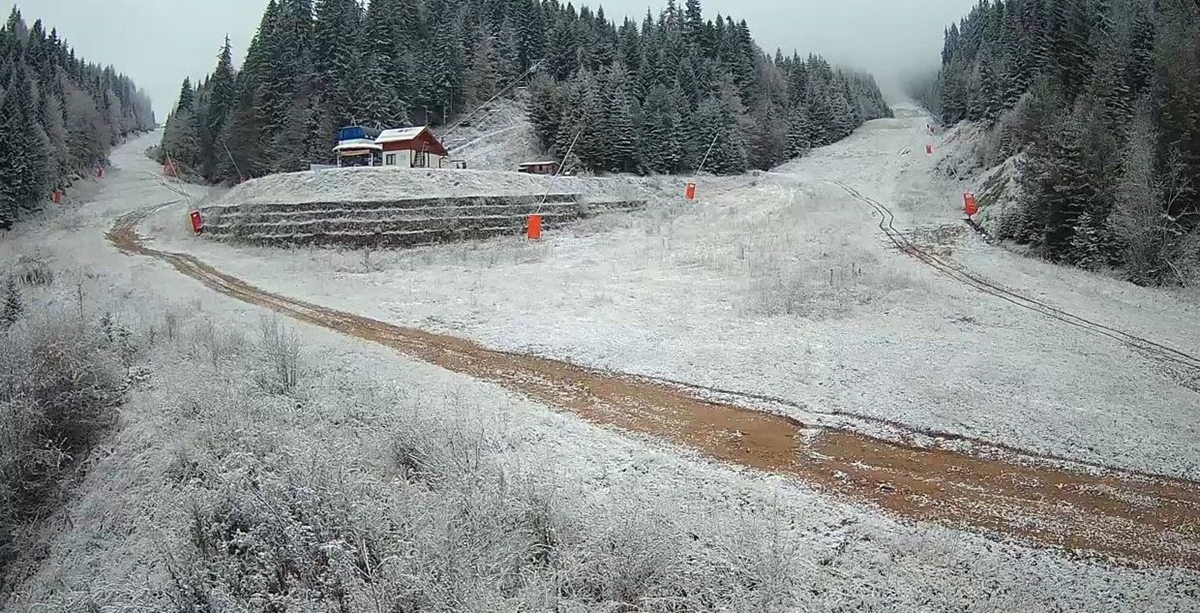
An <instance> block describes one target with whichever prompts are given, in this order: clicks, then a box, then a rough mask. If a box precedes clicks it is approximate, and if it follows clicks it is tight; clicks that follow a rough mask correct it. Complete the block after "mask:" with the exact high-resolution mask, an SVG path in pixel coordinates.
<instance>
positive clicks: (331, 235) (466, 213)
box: [201, 194, 645, 247]
mask: <svg viewBox="0 0 1200 613" xmlns="http://www.w3.org/2000/svg"><path fill="white" fill-rule="evenodd" d="M642 206H645V202H644V201H628V200H622V201H612V202H584V201H583V198H582V197H581V196H580V195H578V194H551V195H549V196H543V195H525V196H469V197H457V198H420V199H407V200H393V201H386V202H324V203H305V204H254V205H244V206H219V207H207V208H204V209H202V210H201V213H202V215H203V216H204V218H205V233H206V234H207V235H209V236H213V237H215V238H218V239H222V240H231V241H236V242H240V243H249V244H258V245H276V246H284V245H329V246H349V247H406V246H416V245H425V244H433V243H442V242H453V241H464V240H476V239H482V238H489V237H492V236H498V235H504V234H521V233H523V232H524V231H525V229H526V220H527V218H528V216H529V215H530V214H534V213H537V214H539V215H541V216H542V227H543V228H544V229H547V230H553V229H555V228H558V227H562V226H563V225H566V224H569V223H571V222H573V221H577V220H579V219H583V218H587V217H592V216H595V215H599V214H603V213H609V212H618V211H626V210H632V209H637V208H641V207H642Z"/></svg>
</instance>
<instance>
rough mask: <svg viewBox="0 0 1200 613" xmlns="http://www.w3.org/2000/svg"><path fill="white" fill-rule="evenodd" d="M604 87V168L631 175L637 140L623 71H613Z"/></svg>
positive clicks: (616, 69) (621, 69)
mask: <svg viewBox="0 0 1200 613" xmlns="http://www.w3.org/2000/svg"><path fill="white" fill-rule="evenodd" d="M605 85H606V87H605V95H604V106H605V113H604V129H605V130H606V131H607V137H606V139H605V140H606V147H605V153H606V159H605V166H606V167H607V170H611V171H613V172H632V171H634V170H637V168H638V160H637V153H638V146H637V145H638V137H637V126H636V125H635V123H634V122H635V119H634V104H635V103H634V100H633V96H632V95H631V93H630V91H629V77H628V75H627V74H626V73H625V69H624V68H621V67H613V68H612V69H611V70H610V71H609V73H608V78H607V79H606V84H605Z"/></svg>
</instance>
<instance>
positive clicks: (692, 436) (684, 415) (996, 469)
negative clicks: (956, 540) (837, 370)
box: [108, 209, 1200, 570]
mask: <svg viewBox="0 0 1200 613" xmlns="http://www.w3.org/2000/svg"><path fill="white" fill-rule="evenodd" d="M152 210H153V209H147V210H143V211H139V212H135V213H132V214H130V215H126V216H125V217H123V218H121V219H120V220H118V222H117V223H116V224H115V226H114V227H113V228H112V230H111V231H110V232H109V234H108V239H109V241H110V242H111V243H112V244H113V245H114V246H116V247H117V248H118V249H119V250H121V251H122V252H124V253H126V254H130V255H143V256H150V257H153V258H157V259H160V260H163V261H165V262H168V263H170V264H171V265H172V266H174V267H175V268H176V269H177V270H178V271H179V272H181V273H183V274H185V275H187V276H189V277H192V278H194V279H196V280H198V281H200V282H201V283H203V284H204V285H205V286H207V287H209V288H211V289H213V290H215V291H217V292H220V293H222V294H225V295H228V296H231V297H233V298H237V299H239V300H242V301H245V302H247V303H251V304H255V305H260V306H263V307H266V308H269V309H272V310H274V311H277V312H279V313H282V314H285V315H287V316H289V317H292V318H294V319H297V320H299V321H303V322H307V323H310V324H314V325H318V326H323V327H325V328H329V329H331V330H336V331H339V332H342V333H344V334H348V335H351V336H355V337H358V338H361V339H365V340H369V341H372V342H376V343H380V344H383V345H385V346H387V347H390V348H393V349H395V350H396V351H398V352H400V353H402V354H404V355H406V356H409V357H412V358H415V359H419V360H423V361H426V362H429V363H432V364H436V365H438V366H441V367H443V368H446V369H448V370H451V371H453V372H457V373H461V374H465V375H468V376H471V377H475V378H478V379H482V380H486V381H490V382H493V383H495V384H497V385H500V386H502V387H504V388H505V389H508V390H510V391H512V392H515V393H518V394H521V395H524V396H527V397H529V398H532V399H534V400H536V401H538V402H541V403H544V404H546V405H548V406H551V407H555V408H558V409H561V410H565V411H570V412H572V413H574V414H577V415H579V416H580V417H582V418H584V419H586V420H588V421H591V422H593V423H597V424H602V425H608V426H614V427H617V428H620V429H622V430H625V431H628V432H633V433H639V434H648V435H652V436H655V437H657V438H660V439H662V440H664V441H666V442H669V443H671V444H674V445H678V446H681V447H685V448H689V449H693V450H695V451H697V452H699V453H701V454H703V455H704V456H706V457H709V458H712V459H714V460H717V461H721V462H727V463H730V464H734V465H739V466H744V467H748V468H752V469H755V470H760V471H765V472H771V473H777V474H783V475H788V476H790V477H793V478H795V479H797V480H799V481H801V482H803V483H805V484H807V485H810V486H812V487H815V488H818V489H822V490H825V491H828V492H830V493H832V494H834V495H838V496H843V497H849V498H851V499H853V500H855V501H858V502H861V503H866V504H870V505H875V506H878V507H880V508H883V509H886V510H887V511H890V512H892V513H895V514H897V515H899V516H902V517H906V518H911V519H914V520H921V521H934V522H939V523H943V524H946V525H950V526H954V527H959V528H964V529H967V530H971V531H975V532H980V533H984V534H987V535H990V536H993V537H998V538H1011V539H1015V540H1017V541H1020V542H1023V543H1025V544H1029V545H1034V546H1046V547H1054V548H1062V549H1064V550H1068V551H1072V552H1077V553H1080V554H1083V555H1088V556H1097V557H1105V558H1110V559H1115V560H1119V561H1122V562H1126V563H1137V564H1142V563H1144V564H1151V565H1164V566H1182V567H1188V568H1192V569H1197V570H1200V484H1197V483H1195V482H1191V481H1184V480H1179V479H1170V478H1165V477H1159V476H1154V475H1143V474H1134V473H1129V472H1124V471H1116V470H1108V469H1102V468H1097V467H1094V466H1093V467H1088V466H1083V465H1080V464H1074V463H1070V462H1067V461H1064V460H1053V459H1047V458H1045V457H1041V456H1034V455H1032V454H1025V453H1023V452H1020V451H1017V450H1013V449H1008V448H1000V447H996V446H990V445H987V444H986V443H983V442H981V441H967V440H964V439H962V438H951V437H939V436H937V435H936V434H934V435H930V434H929V433H919V432H913V434H920V435H922V438H923V439H924V440H931V441H932V444H931V445H930V446H926V447H917V446H912V445H905V444H899V443H896V442H891V441H887V440H883V439H878V438H872V437H868V436H864V435H862V434H859V433H855V432H852V431H845V430H836V429H829V428H819V427H814V426H811V425H806V424H803V423H800V422H799V421H796V420H794V419H790V418H786V417H781V416H778V415H774V414H771V413H767V412H764V411H760V410H755V409H750V408H747V407H741V406H737V405H734V404H729V403H724V402H715V401H712V400H707V399H704V398H701V397H700V396H699V395H698V394H697V393H695V392H694V391H691V390H688V389H686V388H684V387H679V386H673V385H670V384H666V383H663V382H658V381H653V380H649V379H643V378H638V377H632V376H627V375H622V374H620V373H612V372H603V371H599V370H595V369H590V368H585V367H581V366H578V365H575V364H571V363H568V362H562V361H557V360H551V359H546V358H541V357H536V356H531V355H521V354H514V353H505V352H501V351H496V350H492V349H488V348H486V347H483V346H481V345H479V344H477V343H474V342H471V341H468V340H464V339H461V338H456V337H451V336H446V335H441V334H433V333H429V332H425V331H422V330H418V329H413V328H405V327H400V326H394V325H390V324H386V323H383V322H379V321H376V320H372V319H368V318H365V317H361V316H358V315H354V314H351V313H345V312H341V311H336V310H333V309H327V308H323V307H321V306H319V305H315V304H310V303H307V302H303V301H299V300H295V299H292V298H287V297H285V296H280V295H277V294H273V293H270V292H266V291H263V290H260V289H258V288H255V287H253V286H251V285H249V284H247V283H245V282H243V281H241V280H239V279H237V278H234V277H232V276H229V275H227V274H224V273H222V272H220V271H218V270H216V269H214V268H212V267H211V266H208V265H206V264H205V263H203V262H201V261H200V260H198V259H196V258H195V257H193V256H190V255H186V254H181V253H170V252H164V251H159V250H156V249H153V248H151V247H149V246H147V245H146V243H145V242H144V241H143V240H142V238H141V237H140V236H139V235H138V234H137V231H136V226H137V224H138V222H139V221H140V220H141V219H143V218H144V217H145V216H146V215H148V214H149V213H150V212H151V211H152ZM964 442H967V443H972V444H971V445H969V446H970V447H971V448H972V450H971V451H970V452H969V453H967V452H961V451H956V450H955V449H960V448H962V447H963V443H964Z"/></svg>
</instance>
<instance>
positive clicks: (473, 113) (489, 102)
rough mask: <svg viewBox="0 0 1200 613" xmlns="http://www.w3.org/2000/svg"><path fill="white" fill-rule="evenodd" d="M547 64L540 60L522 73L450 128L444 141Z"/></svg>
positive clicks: (444, 136) (443, 138)
mask: <svg viewBox="0 0 1200 613" xmlns="http://www.w3.org/2000/svg"><path fill="white" fill-rule="evenodd" d="M545 62H546V60H544V59H541V60H538V61H537V62H536V63H534V64H533V65H532V66H530V67H529V70H526V71H525V72H523V73H521V76H519V77H517V78H516V79H513V81H512V83H509V84H508V85H506V86H505V87H504V89H502V90H500V91H499V92H497V93H496V95H495V96H492V97H491V98H488V99H487V101H486V102H484V103H482V104H480V105H479V106H477V107H475V110H473V111H471V112H470V113H468V114H467V115H466V117H463V118H462V119H460V120H458V122H457V123H455V124H454V125H452V126H450V129H448V130H446V133H445V134H443V135H442V140H443V141H445V140H446V139H448V138H450V135H451V134H454V131H455V130H457V129H458V128H459V126H461V125H462V124H463V122H465V121H466V120H468V119H470V118H471V117H474V116H475V113H478V112H479V110H480V109H482V108H483V107H485V106H487V105H489V104H491V103H492V102H494V101H495V100H496V99H497V98H499V97H500V96H503V95H504V94H506V93H508V90H510V89H512V88H513V87H516V85H517V84H518V83H520V82H521V81H522V80H523V79H524V78H525V77H527V76H529V75H531V74H533V73H534V72H535V71H536V70H537V69H539V68H541V66H542V64H544V63H545Z"/></svg>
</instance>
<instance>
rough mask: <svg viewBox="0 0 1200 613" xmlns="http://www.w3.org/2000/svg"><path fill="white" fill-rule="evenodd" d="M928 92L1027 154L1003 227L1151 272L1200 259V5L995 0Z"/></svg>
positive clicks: (951, 116)
mask: <svg viewBox="0 0 1200 613" xmlns="http://www.w3.org/2000/svg"><path fill="white" fill-rule="evenodd" d="M918 94H919V97H920V98H921V99H922V100H923V101H924V103H925V105H926V106H927V107H928V108H930V109H931V110H933V111H934V112H935V113H938V114H940V116H941V118H942V119H943V120H944V121H945V122H946V123H948V124H953V123H956V122H958V121H960V120H971V121H978V122H984V123H986V124H988V125H992V126H994V135H995V137H996V138H995V141H994V142H995V146H996V147H997V148H998V149H999V156H998V157H999V158H1001V159H1002V158H1004V157H1007V156H1012V155H1016V154H1018V153H1020V154H1022V155H1021V157H1020V158H1019V164H1018V180H1017V187H1018V188H1019V189H1018V190H1017V191H1018V193H1019V197H1018V207H1017V209H1016V213H1015V214H1013V215H1010V216H1009V217H1008V218H1007V219H1005V220H1004V223H1003V224H1001V227H1000V233H1001V237H1002V238H1006V239H1012V240H1015V241H1018V242H1021V243H1026V244H1029V245H1031V246H1032V247H1034V248H1035V249H1036V250H1037V251H1038V252H1039V253H1041V254H1042V255H1044V256H1045V257H1048V258H1050V259H1053V260H1055V261H1059V262H1064V263H1070V264H1075V265H1078V266H1082V267H1086V268H1093V269H1102V268H1111V267H1115V268H1120V269H1122V270H1124V271H1125V272H1126V274H1127V276H1128V277H1129V278H1130V280H1132V281H1135V282H1138V283H1144V284H1176V285H1178V284H1183V283H1185V279H1186V278H1187V277H1188V276H1189V274H1188V273H1189V271H1191V272H1194V271H1196V270H1200V7H1198V5H1197V4H1196V3H1195V2H1194V1H1192V0H1004V1H999V0H997V1H994V2H987V1H985V2H983V3H981V4H979V5H978V6H977V7H976V8H975V9H974V10H973V11H971V13H970V15H968V16H967V17H966V18H965V19H963V20H962V22H961V23H959V24H955V25H952V26H951V27H950V28H949V29H948V30H947V31H946V37H945V48H944V51H943V52H942V70H941V73H940V75H939V77H938V79H937V81H936V82H935V83H931V84H927V85H926V86H924V87H921V88H920V90H919V92H918Z"/></svg>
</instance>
